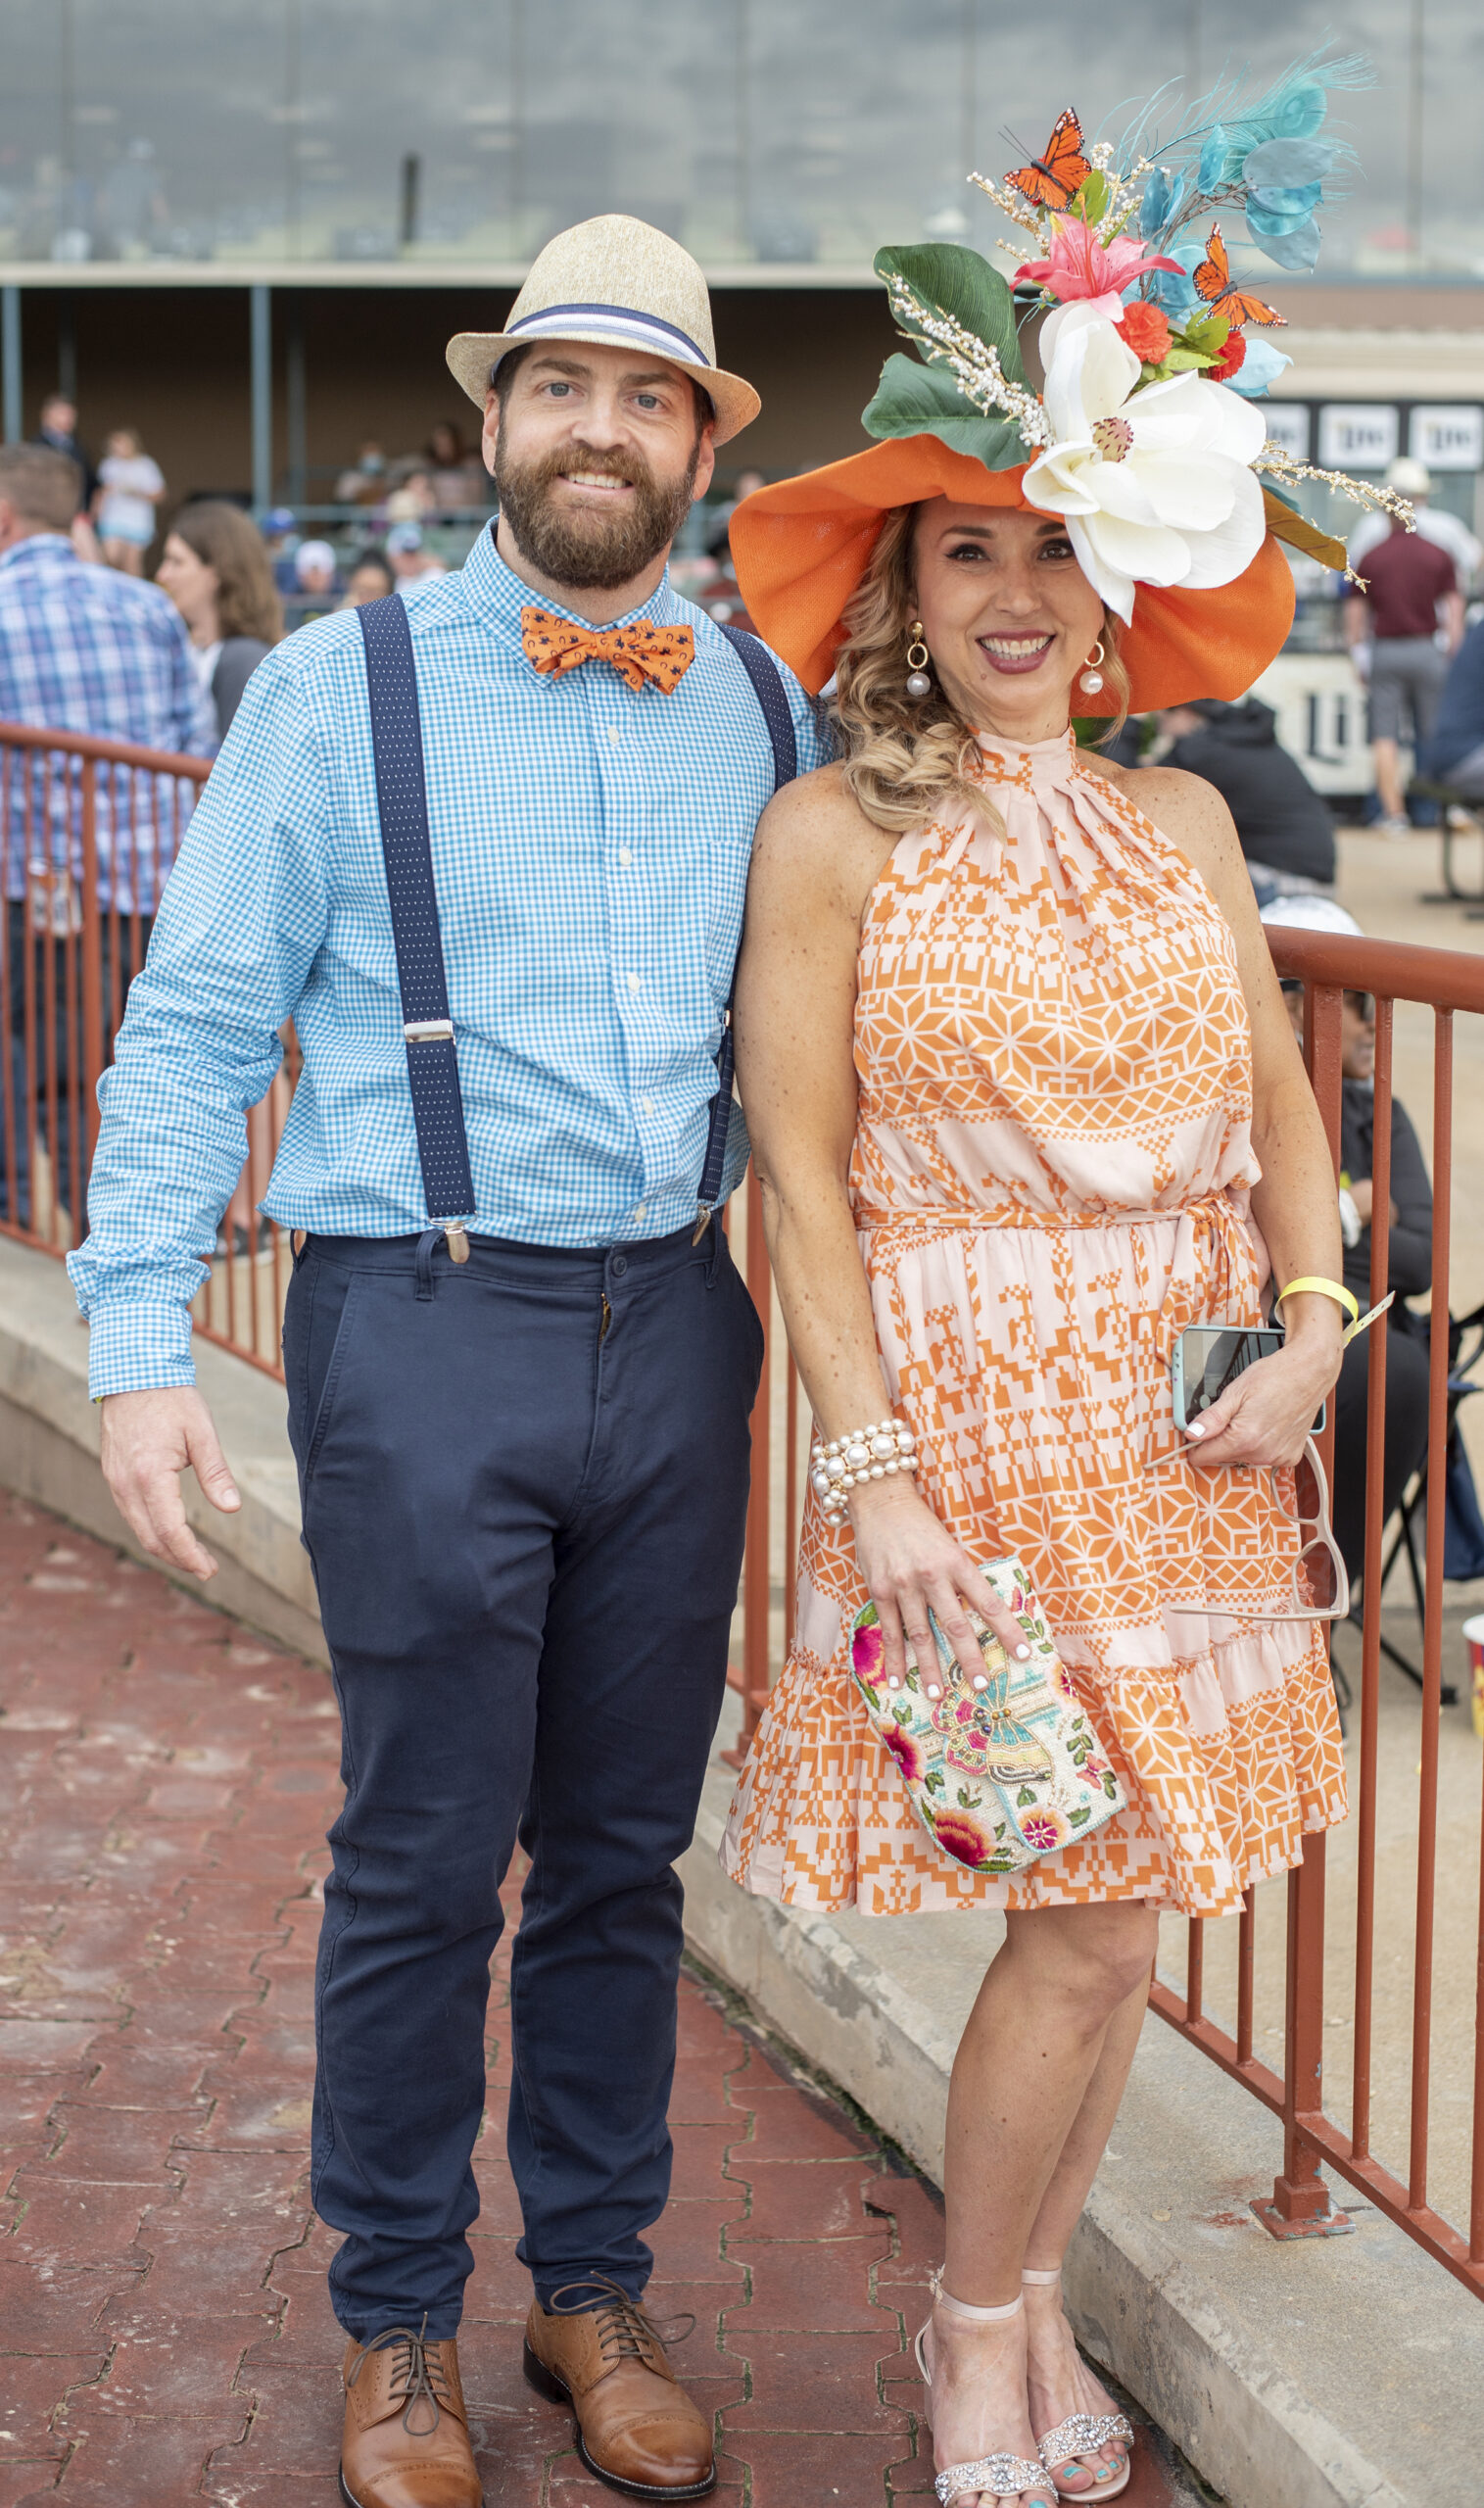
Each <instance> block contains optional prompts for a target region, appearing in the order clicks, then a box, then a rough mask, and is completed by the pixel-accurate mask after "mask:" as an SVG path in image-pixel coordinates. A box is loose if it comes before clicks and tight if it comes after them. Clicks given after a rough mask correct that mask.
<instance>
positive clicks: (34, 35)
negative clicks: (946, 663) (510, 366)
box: [0, 0, 1484, 284]
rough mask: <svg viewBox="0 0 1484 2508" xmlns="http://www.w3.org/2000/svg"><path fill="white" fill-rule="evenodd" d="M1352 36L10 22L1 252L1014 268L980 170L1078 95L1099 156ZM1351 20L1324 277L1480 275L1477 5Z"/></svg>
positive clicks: (69, 256) (795, 16) (136, 3)
mask: <svg viewBox="0 0 1484 2508" xmlns="http://www.w3.org/2000/svg"><path fill="white" fill-rule="evenodd" d="M1332 24H1334V12H1333V9H1332V6H1331V5H1330V0H1298V5H1297V6H1295V5H1294V0H1249V6H1248V7H1247V9H1246V10H1245V11H1244V12H1243V13H1242V14H1241V19H1240V23H1239V24H1238V22H1237V21H1236V20H1233V18H1232V17H1231V15H1230V12H1229V11H1218V10H1217V9H1216V8H1215V7H1214V6H1213V5H1212V0H1181V5H1180V6H1179V7H1178V8H1174V7H1172V6H1171V5H1170V0H1125V6H1124V7H1122V8H1120V9H1118V10H1116V11H1111V10H1110V11H1105V12H1095V11H1089V10H1087V8H1086V7H1085V5H1084V0H1041V5H1040V6H1038V7H1037V8H1036V9H1035V10H1034V11H1033V12H1029V13H1026V12H1020V13H1016V14H1013V15H1012V14H1011V13H1009V12H1008V11H1005V10H1004V9H1002V8H1001V7H1000V6H999V5H997V0H851V5H850V6H849V7H845V6H843V5H842V0H438V5H437V6H436V7H433V8H429V9H417V10H412V9H408V8H407V5H406V0H7V7H6V35H5V55H6V74H5V79H4V82H3V91H0V255H3V256H4V257H5V258H7V259H13V260H36V261H52V260H57V261H63V262H67V261H81V260H114V259H156V258H159V259H174V258H189V259H193V260H195V259H215V260H218V261H222V262H226V263H229V264H249V263H253V264H260V265H262V264H268V263H276V262H279V261H283V260H287V261H312V262H316V263H330V264H333V263H336V262H345V261H356V260H367V259H369V260H376V261H384V260H388V259H391V258H394V257H396V256H398V255H400V254H403V253H409V254H410V255H411V256H412V257H413V258H414V259H423V260H427V261H429V262H433V261H439V262H448V261H450V260H455V261H467V262H469V263H471V264H478V263H483V264H485V265H500V264H502V263H508V262H510V261H524V260H526V259H527V258H528V257H529V255H530V254H531V252H532V251H533V250H535V249H536V248H537V247H538V246H539V245H540V243H541V242H543V241H544V240H545V238H546V237H547V236H548V235H550V234H551V233H552V232H553V231H555V229H556V228H558V227H560V226H562V225H565V224H568V223H570V222H571V221H572V220H573V219H574V218H577V217H584V216H589V215H591V214H593V212H594V211H596V210H598V209H603V208H622V209H627V210H630V211H632V212H634V213H636V214H638V215H640V216H643V217H650V218H652V219H654V220H655V222H656V223H658V224H661V225H664V226H666V227H668V228H670V229H671V230H672V231H674V232H676V233H678V234H680V235H681V236H682V237H683V238H684V240H685V241H686V242H687V243H689V244H690V245H691V246H692V248H693V249H694V251H696V252H697V253H698V254H699V255H700V256H701V257H702V258H703V260H704V261H705V262H706V263H707V264H708V265H711V266H713V267H716V268H723V267H730V266H733V265H737V264H738V263H757V262H761V263H763V264H778V263H812V264H816V265H822V266H825V267H840V266H850V267H853V268H855V269H856V270H859V269H860V268H861V267H862V266H863V265H865V264H866V263H867V262H869V259H870V256H871V253H872V252H873V251H874V250H875V248H876V246H877V245H878V244H879V243H881V242H883V241H885V240H888V239H890V240H897V239H907V238H910V237H913V236H917V235H921V234H924V233H936V234H940V235H944V236H949V237H958V238H960V239H962V240H964V241H970V242H975V243H978V244H980V245H981V246H983V247H992V246H993V244H994V243H995V240H996V238H997V237H998V236H999V235H1000V234H1001V233H1002V232H1003V231H1004V226H1005V221H1004V220H1003V219H1002V218H1001V217H999V215H998V213H997V212H995V211H994V210H993V209H992V208H991V207H990V206H989V205H988V204H987V203H985V202H984V201H983V200H982V199H981V196H980V195H978V194H976V193H974V192H972V191H971V190H970V189H969V188H968V187H967V185H966V183H965V181H964V177H965V175H966V174H967V173H968V171H969V170H970V168H971V166H972V165H973V164H975V163H978V164H979V165H980V166H981V168H982V169H984V170H985V171H987V172H991V173H995V174H997V173H999V172H1001V171H1002V170H1003V169H1004V168H1005V166H1006V165H1008V164H1009V163H1011V162H1012V153H1011V152H1012V148H1013V146H1015V145H1017V144H1019V145H1024V146H1026V147H1028V148H1030V149H1034V148H1035V147H1036V146H1038V145H1039V144H1040V143H1041V142H1042V141H1043V140H1044V138H1045V135H1046V133H1047V131H1048V130H1049V129H1050V126H1051V123H1052V121H1054V119H1055V117H1056V115H1057V113H1058V112H1059V111H1060V110H1061V108H1062V106H1063V105H1065V104H1067V103H1069V102H1075V103H1077V104H1078V105H1079V106H1080V108H1081V109H1082V111H1083V114H1084V118H1085V120H1086V122H1087V125H1088V129H1089V134H1090V133H1091V131H1092V130H1093V129H1095V128H1096V126H1097V125H1098V122H1099V121H1100V120H1101V119H1102V118H1103V116H1104V115H1105V114H1107V115H1108V118H1109V120H1110V121H1114V120H1116V119H1117V116H1118V114H1119V113H1121V112H1122V107H1121V106H1118V105H1116V102H1115V100H1119V99H1122V98H1125V97H1126V96H1127V95H1128V93H1129V90H1130V86H1132V85H1134V84H1135V83H1142V81H1144V80H1145V79H1147V81H1148V83H1149V84H1150V85H1151V86H1152V85H1154V84H1155V83H1156V82H1157V81H1158V80H1159V79H1160V78H1161V77H1162V76H1164V77H1170V78H1174V79H1190V80H1193V81H1194V82H1196V84H1197V86H1200V85H1204V84H1206V83H1209V82H1210V81H1211V80H1212V79H1214V78H1215V77H1216V76H1217V75H1218V74H1219V72H1221V69H1222V68H1223V67H1224V66H1226V65H1227V63H1228V62H1230V63H1231V64H1232V66H1239V64H1240V63H1241V62H1242V61H1244V60H1245V63H1246V64H1247V66H1248V67H1250V69H1251V72H1252V73H1253V74H1254V76H1255V77H1259V78H1267V77H1270V76H1272V75H1273V74H1275V73H1276V72H1279V71H1281V70H1282V69H1283V68H1284V67H1285V66H1286V65H1287V64H1288V62H1289V61H1290V60H1291V59H1292V58H1293V57H1294V55H1295V53H1296V52H1299V51H1301V50H1302V49H1304V48H1305V47H1306V46H1310V45H1318V44H1320V43H1322V42H1323V40H1324V38H1325V36H1326V34H1327V32H1328V30H1329V28H1330V27H1331V25H1332ZM1345 25H1346V41H1347V42H1348V43H1352V44H1354V46H1355V47H1356V48H1357V49H1364V50H1365V51H1368V52H1369V53H1370V55H1371V57H1372V59H1373V60H1374V62H1375V65H1376V70H1377V73H1378V80H1377V84H1376V86H1375V87H1374V88H1373V89H1371V90H1370V91H1369V92H1366V93H1361V94H1358V95H1353V96H1339V97H1337V98H1336V99H1335V103H1334V109H1333V119H1334V120H1335V121H1339V122H1341V123H1343V124H1345V125H1346V126H1347V127H1348V130H1349V132H1350V134H1351V135H1352V136H1353V137H1354V140H1355V144H1356V146H1357V148H1358V150H1359V152H1360V156H1361V160H1362V164H1363V166H1364V179H1363V181H1362V182H1360V183H1358V184H1357V186H1356V188H1355V192H1354V196H1353V197H1352V198H1351V199H1350V200H1349V201H1346V202H1342V203H1340V204H1338V205H1337V206H1336V207H1335V208H1334V209H1333V210H1332V211H1331V212H1329V213H1328V214H1327V215H1326V217H1325V218H1324V220H1323V223H1324V226H1325V230H1326V231H1325V245H1324V252H1323V255H1322V258H1321V262H1320V272H1321V274H1322V275H1323V276H1324V277H1326V278H1329V279H1331V280H1333V279H1340V278H1343V277H1345V276H1350V275H1354V276H1362V277H1365V276H1374V277H1393V276H1399V275H1407V274H1409V273H1415V272H1419V271H1426V272H1427V273H1429V274H1436V275H1443V276H1447V275H1454V276H1457V277H1459V278H1470V279H1476V278H1477V275H1478V272H1479V269H1480V267H1481V266H1484V204H1481V201H1480V197H1479V190H1478V185H1477V183H1476V182H1474V181H1473V180H1472V178H1471V176H1469V177H1467V178H1462V179H1460V172H1459V169H1460V168H1462V169H1467V168H1470V167H1471V166H1472V164H1473V161H1474V155H1475V152H1476V130H1475V121H1476V111H1475V105H1474V99H1475V98H1476V97H1477V95H1478V93H1479V90H1480V84H1481V80H1484V18H1481V15H1480V12H1479V11H1478V9H1477V7H1476V5H1475V0H1429V5H1428V7H1427V9H1426V11H1425V13H1424V12H1404V11H1402V10H1399V9H1398V8H1397V7H1396V5H1395V0H1357V5H1356V6H1355V8H1353V10H1352V11H1351V13H1350V14H1349V16H1348V18H1347V19H1346V22H1345ZM1418 28H1420V39H1419V40H1417V29H1418ZM1237 34H1239V36H1240V42H1241V52H1240V54H1238V53H1237V51H1236V48H1235V46H1234V44H1233V42H1232V38H1233V36H1234V35H1237ZM1414 46H1415V48H1414ZM1130 65H1137V69H1136V72H1134V71H1132V70H1131V67H1130ZM1110 108H1112V109H1113V110H1112V111H1110ZM1012 133H1013V134H1014V137H1013V140H1012V138H1011V137H1010V136H1008V135H1007V134H1012ZM409 158H410V159H412V160H415V169H414V173H415V179H414V181H413V184H412V186H411V189H410V191H408V190H407V186H406V184H405V179H404V167H405V163H406V161H407V159H409ZM1228 240H1235V239H1228ZM1012 241H1014V239H1012ZM1240 258H1241V259H1242V260H1243V261H1244V262H1245V263H1246V265H1248V266H1249V267H1250V269H1251V271H1252V273H1253V274H1254V275H1256V274H1257V273H1259V272H1261V271H1263V270H1269V271H1270V270H1271V267H1272V265H1270V264H1268V263H1266V262H1265V261H1263V260H1262V259H1260V258H1259V257H1258V256H1256V255H1255V254H1252V253H1251V252H1250V251H1249V250H1248V249H1247V248H1246V247H1244V248H1243V251H1242V254H1241V256H1240ZM1290 284H1291V282H1290Z"/></svg>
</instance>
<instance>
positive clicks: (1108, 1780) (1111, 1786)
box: [1103, 1768, 1119, 1803]
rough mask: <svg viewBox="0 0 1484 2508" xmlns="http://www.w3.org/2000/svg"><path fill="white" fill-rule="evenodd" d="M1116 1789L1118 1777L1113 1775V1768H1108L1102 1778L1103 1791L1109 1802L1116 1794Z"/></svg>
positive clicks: (1117, 1787) (1117, 1788)
mask: <svg viewBox="0 0 1484 2508" xmlns="http://www.w3.org/2000/svg"><path fill="white" fill-rule="evenodd" d="M1118 1790H1119V1781H1118V1778H1117V1777H1116V1776H1115V1775H1114V1773H1113V1770H1112V1769H1111V1768H1110V1769H1109V1770H1108V1773H1107V1775H1106V1776H1105V1777H1104V1779H1103V1792H1104V1793H1105V1794H1106V1795H1107V1797H1108V1800H1109V1802H1110V1803H1111V1802H1112V1801H1113V1799H1114V1796H1115V1795H1116V1794H1117V1792H1118Z"/></svg>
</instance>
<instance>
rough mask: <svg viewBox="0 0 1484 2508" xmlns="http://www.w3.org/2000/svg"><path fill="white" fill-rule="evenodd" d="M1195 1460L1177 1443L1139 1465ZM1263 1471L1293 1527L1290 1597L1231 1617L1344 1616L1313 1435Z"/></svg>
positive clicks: (1346, 1597) (1148, 1467)
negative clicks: (1273, 1607) (1285, 1460)
mask: <svg viewBox="0 0 1484 2508" xmlns="http://www.w3.org/2000/svg"><path fill="white" fill-rule="evenodd" d="M1196 1461H1197V1458H1196V1457H1195V1456H1194V1455H1192V1454H1190V1453H1188V1452H1187V1451H1186V1450H1185V1449H1184V1448H1183V1447H1182V1448H1180V1449H1179V1450H1178V1451H1172V1452H1171V1453H1169V1454H1163V1455H1150V1456H1149V1457H1148V1459H1147V1460H1146V1462H1145V1465H1144V1470H1145V1471H1161V1470H1162V1469H1164V1468H1165V1467H1166V1466H1168V1465H1170V1464H1172V1463H1178V1464H1183V1465H1184V1466H1185V1468H1186V1470H1187V1471H1188V1470H1190V1469H1191V1467H1192V1466H1193V1465H1194V1464H1195V1462H1196ZM1232 1468H1233V1469H1234V1470H1236V1471H1248V1470H1251V1469H1252V1468H1253V1467H1251V1466H1249V1465H1245V1464H1237V1465H1235V1466H1234V1467H1232ZM1269 1476H1270V1478H1271V1481H1272V1494H1273V1498H1274V1501H1275V1503H1276V1505H1277V1507H1278V1509H1279V1510H1280V1512H1281V1513H1282V1514H1283V1515H1285V1516H1287V1517H1288V1519H1289V1520H1290V1522H1293V1523H1296V1524H1297V1525H1298V1528H1299V1536H1300V1538H1299V1551H1298V1557H1297V1558H1296V1559H1295V1560H1294V1561H1293V1562H1292V1566H1291V1568H1290V1576H1291V1580H1292V1581H1291V1586H1290V1591H1291V1593H1292V1596H1293V1600H1292V1602H1291V1603H1289V1604H1285V1606H1284V1608H1283V1609H1282V1610H1281V1611H1249V1610H1248V1608H1247V1607H1246V1605H1245V1604H1244V1605H1243V1606H1242V1608H1241V1611H1240V1613H1239V1614H1238V1615H1237V1616H1239V1617H1240V1618H1242V1619H1255V1620H1263V1621H1268V1620H1284V1619H1344V1618H1346V1617H1348V1616H1349V1612H1350V1572H1349V1570H1348V1568H1347V1567H1346V1566H1345V1561H1344V1558H1343V1556H1342V1555H1341V1552H1340V1548H1339V1544H1338V1543H1337V1542H1336V1540H1335V1537H1334V1533H1333V1530H1332V1529H1331V1526H1330V1521H1329V1492H1328V1490H1327V1488H1326V1486H1325V1482H1324V1467H1323V1465H1322V1464H1321V1463H1320V1461H1319V1456H1318V1449H1317V1447H1316V1444H1315V1442H1314V1439H1313V1437H1306V1438H1305V1439H1304V1451H1303V1453H1302V1454H1301V1455H1300V1457H1299V1459H1298V1462H1297V1463H1295V1464H1292V1465H1289V1464H1271V1465H1269Z"/></svg>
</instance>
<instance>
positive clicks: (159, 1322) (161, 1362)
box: [87, 1298, 196, 1402]
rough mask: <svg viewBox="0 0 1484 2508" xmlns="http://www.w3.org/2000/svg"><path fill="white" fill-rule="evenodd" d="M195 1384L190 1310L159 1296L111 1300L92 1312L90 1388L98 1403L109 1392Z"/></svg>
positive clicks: (137, 1390) (131, 1391)
mask: <svg viewBox="0 0 1484 2508" xmlns="http://www.w3.org/2000/svg"><path fill="white" fill-rule="evenodd" d="M195 1381H196V1369H195V1363H194V1361H193V1360H192V1357H191V1318H190V1310H189V1309H188V1308H187V1307H184V1306H181V1305H179V1304H177V1302H176V1301H175V1299H173V1298H160V1299H150V1300H148V1301H146V1300H143V1299H129V1300H124V1299H120V1300H118V1301H117V1302H115V1301H113V1300H109V1301H106V1302H105V1303H104V1304H103V1305H101V1306H95V1307H94V1308H93V1309H92V1311H91V1313H90V1315H89V1317H88V1354H87V1389H88V1393H89V1396H90V1398H91V1399H92V1400H93V1401H94V1402H101V1401H102V1399H103V1397H104V1395H105V1394H106V1393H152V1392H155V1391H156V1390H157V1389H158V1388H160V1387H161V1386H163V1385H170V1384H194V1383H195Z"/></svg>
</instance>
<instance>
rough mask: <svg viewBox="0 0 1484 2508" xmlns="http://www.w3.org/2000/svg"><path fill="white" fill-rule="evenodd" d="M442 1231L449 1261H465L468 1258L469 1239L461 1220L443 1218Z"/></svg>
mask: <svg viewBox="0 0 1484 2508" xmlns="http://www.w3.org/2000/svg"><path fill="white" fill-rule="evenodd" d="M443 1233H444V1242H445V1243H446V1244H447V1246H448V1249H449V1260H450V1262H451V1263H466V1262H467V1261H468V1259H469V1239H468V1234H467V1231H466V1230H465V1228H464V1224H463V1222H462V1220H461V1219H450V1220H445V1222H444V1224H443Z"/></svg>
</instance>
